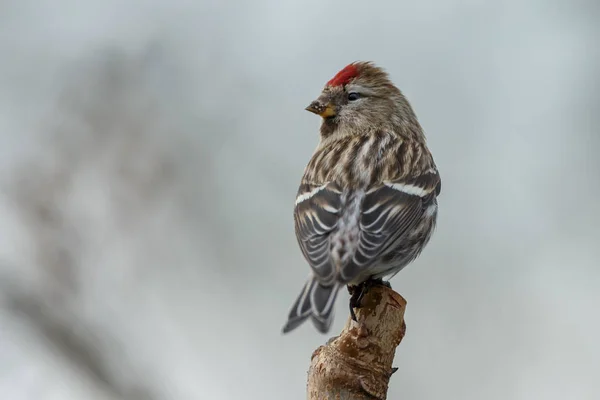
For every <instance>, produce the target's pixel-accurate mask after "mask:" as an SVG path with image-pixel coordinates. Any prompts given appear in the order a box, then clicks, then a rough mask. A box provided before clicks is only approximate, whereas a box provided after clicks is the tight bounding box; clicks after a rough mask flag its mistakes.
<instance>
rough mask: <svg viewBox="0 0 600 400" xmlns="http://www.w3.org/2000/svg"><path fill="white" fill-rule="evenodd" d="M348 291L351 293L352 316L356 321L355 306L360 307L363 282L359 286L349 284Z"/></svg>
mask: <svg viewBox="0 0 600 400" xmlns="http://www.w3.org/2000/svg"><path fill="white" fill-rule="evenodd" d="M348 292H349V293H350V317H351V318H352V320H353V321H356V314H355V313H354V307H356V308H358V299H359V297H361V296H362V284H361V285H358V286H350V285H348Z"/></svg>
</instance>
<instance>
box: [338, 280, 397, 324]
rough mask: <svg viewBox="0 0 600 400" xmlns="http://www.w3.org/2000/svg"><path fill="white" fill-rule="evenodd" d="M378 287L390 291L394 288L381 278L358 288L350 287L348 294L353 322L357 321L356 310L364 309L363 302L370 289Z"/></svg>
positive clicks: (365, 282) (367, 281) (368, 281)
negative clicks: (380, 286) (383, 287)
mask: <svg viewBox="0 0 600 400" xmlns="http://www.w3.org/2000/svg"><path fill="white" fill-rule="evenodd" d="M376 285H382V286H385V287H387V288H390V289H391V288H392V285H390V283H389V282H388V281H384V280H383V279H381V278H378V279H368V280H366V281H364V282H362V283H360V284H358V285H356V286H350V285H348V292H349V293H350V317H351V318H352V320H353V321H356V313H355V312H354V309H355V308H361V307H362V300H363V298H364V297H365V295H366V294H367V292H368V291H369V288H371V287H372V286H376Z"/></svg>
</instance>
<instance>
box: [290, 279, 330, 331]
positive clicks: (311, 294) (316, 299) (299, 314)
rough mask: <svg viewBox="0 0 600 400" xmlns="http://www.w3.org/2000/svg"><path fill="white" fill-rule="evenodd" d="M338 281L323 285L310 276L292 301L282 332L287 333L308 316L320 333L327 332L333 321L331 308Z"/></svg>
mask: <svg viewBox="0 0 600 400" xmlns="http://www.w3.org/2000/svg"><path fill="white" fill-rule="evenodd" d="M339 289H340V284H339V283H334V284H333V285H330V286H323V285H321V284H320V283H319V281H317V280H316V279H315V278H314V277H310V278H309V279H308V280H307V281H306V283H305V284H304V287H303V288H302V291H301V292H300V295H299V296H298V298H297V299H296V301H295V302H294V305H293V306H292V309H291V310H290V314H289V316H288V320H287V323H286V324H285V326H284V327H283V333H288V332H290V331H292V330H294V329H296V328H297V327H298V326H300V325H301V324H302V323H303V322H304V321H305V320H306V319H307V318H308V317H311V319H312V322H313V324H314V325H315V327H316V328H317V329H318V330H319V332H321V333H327V332H328V331H329V329H330V327H331V323H332V322H333V310H334V304H335V299H336V296H337V293H338V291H339Z"/></svg>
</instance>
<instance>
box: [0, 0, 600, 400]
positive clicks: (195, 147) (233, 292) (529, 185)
mask: <svg viewBox="0 0 600 400" xmlns="http://www.w3.org/2000/svg"><path fill="white" fill-rule="evenodd" d="M599 18H600V6H599V3H598V2H595V1H593V0H588V1H562V2H559V1H549V0H539V1H533V0H531V1H518V0H512V1H487V2H483V1H475V0H471V1H468V0H464V1H458V0H454V1H449V0H437V1H433V0H423V1H418V2H417V1H393V0H389V1H382V2H366V1H348V0H336V1H322V0H320V1H317V0H305V1H301V2H300V1H298V2H291V1H290V2H283V1H277V0H257V1H252V2H238V3H233V2H217V1H186V0H174V1H166V0H162V1H157V0H155V1H142V0H132V1H127V2H125V1H120V0H108V1H106V0H105V1H100V0H95V1H92V0H88V1H75V0H53V1H42V0H40V1H32V0H4V1H1V2H0V54H1V62H0V180H1V186H0V221H1V223H0V397H2V399H10V400H21V399H58V400H62V399H65V400H68V399H90V400H96V399H152V400H154V399H156V400H163V399H164V400H168V399H184V400H186V399H209V398H210V399H224V400H228V399H283V398H285V399H303V398H304V396H305V383H306V371H307V369H308V365H309V360H310V355H311V352H312V351H313V350H314V349H315V348H316V347H317V346H318V345H320V344H322V343H323V342H324V341H325V340H326V339H327V336H322V335H319V334H317V333H316V332H315V330H314V329H313V328H312V326H310V325H309V324H306V325H304V326H302V328H300V329H299V330H297V331H294V332H293V333H292V334H291V335H289V336H282V335H281V334H280V329H281V326H282V324H283V323H284V321H285V317H286V314H287V311H288V307H289V306H290V305H291V303H292V301H293V300H294V297H295V296H296V294H297V292H298V291H299V289H300V287H301V285H302V282H303V280H304V278H305V277H306V275H307V271H308V270H307V265H306V264H305V262H304V261H303V259H302V257H301V254H300V251H299V250H298V248H297V245H296V242H295V238H294V230H293V223H292V206H293V201H294V197H295V193H296V189H297V184H298V181H299V178H300V176H301V174H302V170H303V168H304V166H305V164H306V162H307V161H308V159H309V157H310V155H311V153H312V151H313V149H314V147H315V146H316V143H317V128H318V124H319V121H318V118H317V117H315V116H314V115H312V114H309V113H307V112H306V111H304V110H303V108H304V107H305V106H306V105H307V104H308V103H309V102H310V101H311V100H313V99H314V98H316V96H317V95H318V93H319V91H320V90H321V88H322V86H323V84H324V82H326V81H327V80H328V79H329V78H331V76H333V74H335V72H337V71H338V70H339V69H341V68H342V67H343V66H345V65H346V64H347V63H349V62H351V61H354V60H373V61H375V62H376V63H378V64H379V65H381V66H383V67H384V68H386V69H387V70H388V71H389V72H390V74H391V76H392V78H393V80H394V81H395V82H396V83H397V85H398V86H399V87H400V88H401V89H402V90H403V91H404V93H405V94H406V96H407V97H408V98H409V99H410V100H411V102H412V104H413V106H414V108H415V110H416V112H417V115H418V116H419V118H420V121H421V122H422V124H423V126H424V128H425V130H426V132H427V135H428V140H429V144H430V148H431V149H432V151H433V153H434V155H435V157H436V161H437V163H438V166H439V168H440V170H441V173H442V178H443V180H444V186H443V192H442V196H441V199H440V207H441V208H440V218H439V227H438V230H437V233H436V234H435V236H434V238H433V240H432V242H431V243H430V245H429V246H428V248H427V249H426V251H425V252H424V254H423V255H422V257H421V258H420V259H419V260H418V261H416V262H415V263H414V264H412V265H411V266H410V267H408V268H407V269H405V270H404V271H403V272H402V273H401V274H399V275H398V276H396V277H395V278H394V279H393V281H392V283H393V286H394V288H395V289H396V290H398V291H399V292H400V293H401V294H402V295H403V296H404V297H405V298H406V299H407V300H408V309H407V315H406V319H407V324H408V331H407V335H406V338H405V340H404V341H403V343H402V344H401V346H400V347H399V349H398V352H397V357H396V363H395V364H396V365H397V366H398V367H399V368H400V370H399V372H398V373H397V374H396V375H394V377H393V379H392V383H391V387H390V396H389V397H390V399H441V398H448V399H487V400H493V399H515V400H518V399H546V400H552V399H565V398H568V399H598V398H600V383H599V381H598V373H599V371H600V357H599V356H600V345H599V344H598V337H599V335H600V322H599V317H598V316H599V311H598V310H599V308H600V291H599V290H598V287H599V285H600V269H599V268H598V262H599V260H600V246H599V244H600V240H599V239H600V212H599V211H598V197H597V196H598V195H599V193H600V179H598V176H599V172H600V161H598V156H597V153H598V151H597V149H598V146H599V145H600V132H598V126H599V125H600V124H599V123H600V117H599V115H600V114H598V110H599V105H600V95H599V94H598V93H599V90H598V89H600V87H599V79H598V71H599V70H600V51H599V47H598V37H599V35H600V28H598V24H597V21H598V19H599ZM346 300H347V294H345V293H344V294H343V295H342V296H341V298H340V299H339V301H338V304H337V307H338V308H337V318H336V321H335V324H334V331H339V329H341V327H342V325H343V323H344V322H345V319H346V316H347V308H346V305H347V303H346Z"/></svg>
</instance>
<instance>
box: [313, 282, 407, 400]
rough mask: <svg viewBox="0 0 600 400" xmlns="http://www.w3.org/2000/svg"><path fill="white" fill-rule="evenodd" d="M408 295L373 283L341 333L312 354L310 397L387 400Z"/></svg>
mask: <svg viewBox="0 0 600 400" xmlns="http://www.w3.org/2000/svg"><path fill="white" fill-rule="evenodd" d="M405 309H406V300H404V298H403V297H402V296H400V295H399V294H398V293H396V292H394V291H393V290H392V289H390V288H388V287H386V286H381V285H378V286H373V287H371V288H370V289H369V291H368V292H367V293H366V294H365V295H364V298H363V300H362V307H361V308H359V309H356V310H355V311H356V317H357V321H356V322H355V321H353V320H352V319H350V318H348V322H346V326H345V327H344V329H343V331H342V333H341V334H340V335H339V336H338V337H334V338H332V339H330V340H329V341H328V342H327V344H325V345H324V346H321V347H319V348H318V349H317V350H315V352H314V353H313V355H312V359H311V365H310V369H309V371H308V397H307V398H308V399H309V400H325V399H336V400H367V399H369V400H375V399H377V400H385V399H386V397H387V390H388V384H389V380H390V377H391V376H392V374H393V373H394V372H395V369H394V368H392V362H393V360H394V355H395V352H396V347H397V346H398V345H399V344H400V342H401V341H402V338H403V337H404V333H405V331H406V324H405V323H404V311H405Z"/></svg>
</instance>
